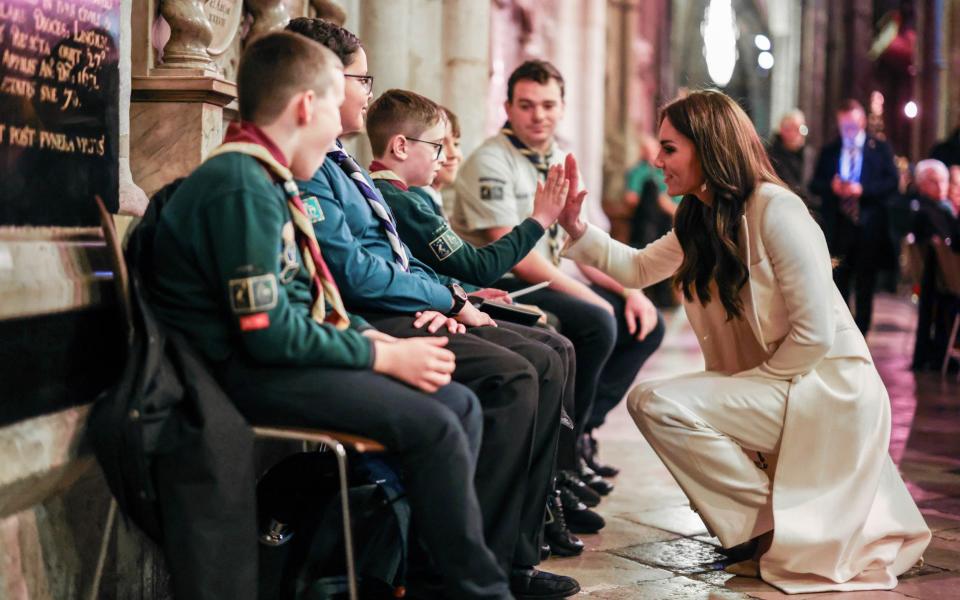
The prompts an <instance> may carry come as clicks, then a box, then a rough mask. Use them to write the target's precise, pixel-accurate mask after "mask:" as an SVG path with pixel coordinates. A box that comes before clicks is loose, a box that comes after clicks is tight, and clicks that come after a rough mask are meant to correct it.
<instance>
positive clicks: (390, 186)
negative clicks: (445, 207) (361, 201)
mask: <svg viewBox="0 0 960 600" xmlns="http://www.w3.org/2000/svg"><path fill="white" fill-rule="evenodd" d="M374 184H375V185H376V186H377V189H378V190H380V194H381V195H382V196H383V199H384V200H386V202H387V204H389V205H390V209H391V210H392V211H393V214H394V216H395V217H396V219H397V231H398V232H399V233H400V237H401V239H403V241H404V243H406V244H407V246H408V247H409V248H410V251H411V252H412V253H413V255H414V256H416V257H417V258H418V259H420V260H421V261H423V262H425V263H426V264H427V265H429V266H430V267H431V268H432V269H433V270H435V271H436V272H437V273H442V274H444V275H448V276H450V277H453V278H455V279H459V280H461V281H465V282H468V283H472V284H474V285H477V286H480V287H488V286H490V285H492V284H493V283H494V282H495V281H497V280H498V279H500V278H501V277H503V275H504V274H506V273H507V272H508V271H509V270H510V269H512V268H513V267H514V266H515V265H516V264H517V263H518V262H520V261H521V260H523V258H524V257H525V256H526V255H527V254H528V253H529V252H530V251H531V250H532V249H533V248H534V246H536V245H537V242H538V241H539V240H540V238H541V237H542V236H543V227H541V226H540V224H539V223H537V222H536V221H534V220H533V219H529V218H528V219H525V220H524V221H523V222H522V223H520V224H519V225H517V226H516V227H514V228H513V230H512V231H511V232H510V233H508V234H507V235H505V236H503V237H502V238H500V239H499V240H497V241H496V242H493V243H492V244H489V245H487V246H483V247H482V248H477V247H475V246H473V245H471V244H470V243H469V242H466V241H464V240H463V239H461V238H460V236H458V235H457V234H456V233H455V232H454V231H453V229H451V228H450V223H449V222H447V220H446V219H445V218H444V217H443V216H441V215H440V214H439V213H438V211H437V209H436V204H435V203H434V202H433V201H432V200H431V199H430V198H428V197H427V196H426V194H423V193H417V192H416V188H413V189H409V190H406V191H405V190H403V189H402V188H400V187H398V186H397V185H395V184H394V183H392V182H391V180H388V179H376V180H374Z"/></svg>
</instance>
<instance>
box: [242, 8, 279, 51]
mask: <svg viewBox="0 0 960 600" xmlns="http://www.w3.org/2000/svg"><path fill="white" fill-rule="evenodd" d="M244 4H245V5H246V7H247V10H248V11H249V12H250V14H251V15H252V16H253V24H252V25H251V26H250V33H248V34H247V39H246V41H247V43H249V42H250V41H252V40H254V39H256V38H258V37H260V36H261V35H263V34H265V33H269V32H271V31H273V30H274V29H282V28H283V27H285V26H286V25H287V23H289V22H290V13H289V12H288V11H287V5H286V4H285V3H284V2H283V0H244Z"/></svg>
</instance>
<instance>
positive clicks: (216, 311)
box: [154, 153, 373, 369]
mask: <svg viewBox="0 0 960 600" xmlns="http://www.w3.org/2000/svg"><path fill="white" fill-rule="evenodd" d="M154 267H155V270H156V290H155V292H156V293H155V298H154V300H155V302H154V303H155V305H156V309H157V316H158V317H159V318H160V319H161V321H163V322H164V323H165V324H166V325H168V326H170V327H173V328H174V329H177V330H179V331H181V332H182V333H183V334H184V335H186V336H187V337H188V339H190V341H191V342H192V343H193V344H194V345H195V347H197V348H198V349H199V350H200V351H201V352H202V353H203V354H204V355H205V356H206V357H207V358H208V359H210V360H212V361H215V362H219V361H223V360H225V359H227V358H228V357H230V356H231V355H234V354H235V353H236V352H242V353H246V354H247V355H248V356H249V357H251V358H252V359H253V360H255V361H257V362H259V363H263V364H270V365H284V366H286V365H290V366H324V367H346V368H361V369H362V368H369V367H370V366H371V365H372V362H373V348H372V344H371V342H370V340H368V339H367V338H365V337H364V336H363V335H361V334H360V332H359V331H358V330H357V329H358V328H363V327H369V326H368V325H366V323H364V322H363V321H362V320H358V319H355V318H354V317H351V325H352V328H351V329H347V330H344V331H340V330H338V329H336V328H335V327H333V326H332V325H329V324H326V323H323V324H321V323H317V322H316V321H315V320H314V319H313V318H312V317H311V316H310V306H311V304H312V296H311V293H310V280H309V278H308V276H307V272H306V269H305V268H303V267H302V258H301V256H300V251H299V249H298V247H297V244H296V241H295V239H294V229H293V223H292V222H291V221H290V213H289V209H288V207H287V200H286V196H285V195H284V193H283V190H282V188H281V187H280V185H279V184H277V183H275V182H274V181H273V180H272V178H271V177H270V176H269V175H268V174H267V171H266V170H265V168H264V167H263V166H261V164H260V163H259V162H258V161H257V160H256V159H255V158H253V157H251V156H247V155H244V154H240V153H228V154H223V155H220V156H216V157H214V158H212V159H210V160H209V161H207V162H205V163H204V164H202V165H201V166H200V167H199V168H197V170H196V171H194V172H193V174H191V175H190V177H188V178H187V179H186V180H185V181H184V182H183V183H182V184H181V185H180V187H179V188H178V189H177V191H176V192H175V193H174V195H173V196H172V197H171V199H170V200H169V204H168V205H167V206H166V207H164V209H163V211H162V213H161V214H160V219H159V222H158V224H157V232H156V237H155V240H154Z"/></svg>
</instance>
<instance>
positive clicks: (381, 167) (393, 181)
mask: <svg viewBox="0 0 960 600" xmlns="http://www.w3.org/2000/svg"><path fill="white" fill-rule="evenodd" d="M370 179H382V180H384V181H386V182H388V183H389V184H390V185H392V186H393V187H395V188H397V189H398V190H400V191H401V192H406V191H409V190H410V186H408V185H407V182H405V181H404V180H402V179H400V176H399V175H397V174H396V173H394V172H393V171H391V170H390V169H388V168H387V165H385V164H383V163H382V162H380V161H379V160H375V161H373V162H372V163H370Z"/></svg>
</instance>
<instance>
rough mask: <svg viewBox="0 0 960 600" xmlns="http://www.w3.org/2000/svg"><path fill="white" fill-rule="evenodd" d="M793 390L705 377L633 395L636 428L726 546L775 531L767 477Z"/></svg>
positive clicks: (647, 385) (646, 387)
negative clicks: (790, 391) (788, 398)
mask: <svg viewBox="0 0 960 600" xmlns="http://www.w3.org/2000/svg"><path fill="white" fill-rule="evenodd" d="M789 386H790V382H788V381H780V380H775V379H768V378H765V377H731V376H727V375H723V374H720V373H713V372H709V371H708V372H704V373H696V374H690V375H682V376H679V377H673V378H668V379H659V380H653V381H647V382H643V383H640V384H638V385H637V386H636V387H635V388H633V390H631V392H630V394H629V397H628V400H627V406H628V408H629V410H630V414H631V415H632V416H633V420H634V421H635V422H636V424H637V427H639V428H640V431H641V432H642V433H643V435H644V437H646V439H647V441H648V442H649V443H650V445H651V446H652V447H653V449H654V450H655V451H656V453H657V454H658V455H659V456H660V459H661V460H663V462H664V464H666V466H667V468H668V469H669V470H670V472H671V473H672V474H673V476H674V478H675V479H676V480H677V483H679V484H680V487H681V488H683V491H684V492H685V493H686V495H687V497H688V498H689V499H690V503H691V505H692V506H693V508H694V509H695V510H696V511H697V512H698V513H700V516H701V518H702V519H703V520H704V522H705V523H706V525H707V527H708V528H709V529H710V532H711V533H712V534H713V535H715V536H717V537H718V538H719V539H720V542H721V544H723V546H724V547H725V548H729V547H732V546H736V545H737V544H740V543H743V542H746V541H748V540H750V539H751V538H754V537H756V536H758V535H761V534H763V533H766V532H767V531H770V530H771V529H772V528H773V511H772V502H771V493H770V488H771V484H770V477H771V476H772V475H773V473H774V470H775V468H776V463H775V455H776V453H777V450H778V446H779V443H780V436H781V432H782V430H783V420H784V413H785V410H786V399H787V392H788V390H789ZM768 473H769V474H770V475H769V476H768Z"/></svg>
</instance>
